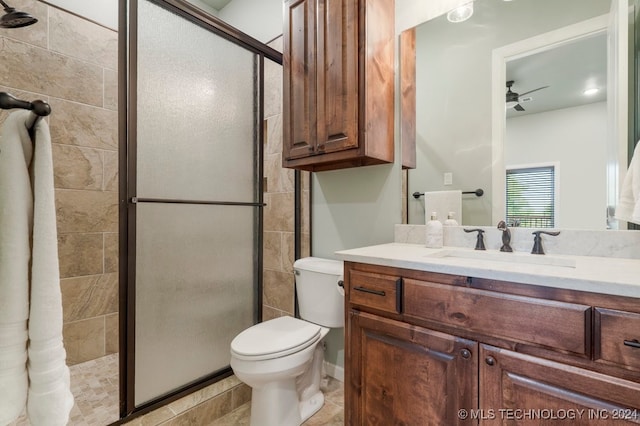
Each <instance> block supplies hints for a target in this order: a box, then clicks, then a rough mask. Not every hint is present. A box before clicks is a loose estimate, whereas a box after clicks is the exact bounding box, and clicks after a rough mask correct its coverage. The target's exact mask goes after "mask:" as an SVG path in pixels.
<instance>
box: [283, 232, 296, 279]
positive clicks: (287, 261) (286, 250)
mask: <svg viewBox="0 0 640 426" xmlns="http://www.w3.org/2000/svg"><path fill="white" fill-rule="evenodd" d="M295 237H296V234H295V233H294V232H283V233H282V270H283V271H284V272H291V273H293V262H294V260H295V255H296V242H295Z"/></svg>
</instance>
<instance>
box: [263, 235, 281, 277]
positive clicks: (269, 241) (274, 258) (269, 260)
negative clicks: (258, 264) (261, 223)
mask: <svg viewBox="0 0 640 426" xmlns="http://www.w3.org/2000/svg"><path fill="white" fill-rule="evenodd" d="M262 245H263V267H264V268H266V269H274V270H276V271H280V270H281V269H282V237H281V233H280V232H265V233H264V234H263V239H262Z"/></svg>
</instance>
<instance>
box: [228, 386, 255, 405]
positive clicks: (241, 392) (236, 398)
mask: <svg viewBox="0 0 640 426" xmlns="http://www.w3.org/2000/svg"><path fill="white" fill-rule="evenodd" d="M249 401H251V388H250V387H249V386H247V385H245V384H244V383H241V384H240V385H238V386H236V387H235V388H233V389H232V391H231V406H232V407H233V410H235V409H236V408H238V407H239V406H241V405H242V404H246V403H247V402H249Z"/></svg>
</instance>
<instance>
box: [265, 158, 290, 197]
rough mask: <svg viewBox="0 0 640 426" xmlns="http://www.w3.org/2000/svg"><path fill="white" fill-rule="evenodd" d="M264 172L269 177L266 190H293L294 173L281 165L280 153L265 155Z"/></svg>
mask: <svg viewBox="0 0 640 426" xmlns="http://www.w3.org/2000/svg"><path fill="white" fill-rule="evenodd" d="M264 173H265V175H266V176H267V178H268V179H269V191H268V192H294V191H295V173H294V171H293V170H292V169H285V168H283V167H282V154H267V155H266V156H265V163H264Z"/></svg>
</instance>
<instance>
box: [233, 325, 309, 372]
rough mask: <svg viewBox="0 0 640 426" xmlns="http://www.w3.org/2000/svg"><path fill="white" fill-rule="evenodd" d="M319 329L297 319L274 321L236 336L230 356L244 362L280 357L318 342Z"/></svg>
mask: <svg viewBox="0 0 640 426" xmlns="http://www.w3.org/2000/svg"><path fill="white" fill-rule="evenodd" d="M320 330H321V327H320V326H319V325H317V324H313V323H310V322H307V321H304V320H300V319H297V318H293V317H287V316H285V317H280V318H274V319H272V320H269V321H265V322H262V323H259V324H256V325H254V326H252V327H249V328H248V329H246V330H244V331H243V332H242V333H240V334H238V335H237V336H236V337H235V338H234V339H233V341H232V342H231V353H232V354H233V356H234V357H236V358H238V359H243V360H255V361H260V360H266V359H273V358H280V357H283V356H286V355H290V354H292V353H295V352H299V351H301V350H302V349H304V348H306V347H308V346H310V345H312V344H314V343H315V342H317V341H318V340H319V339H320Z"/></svg>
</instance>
